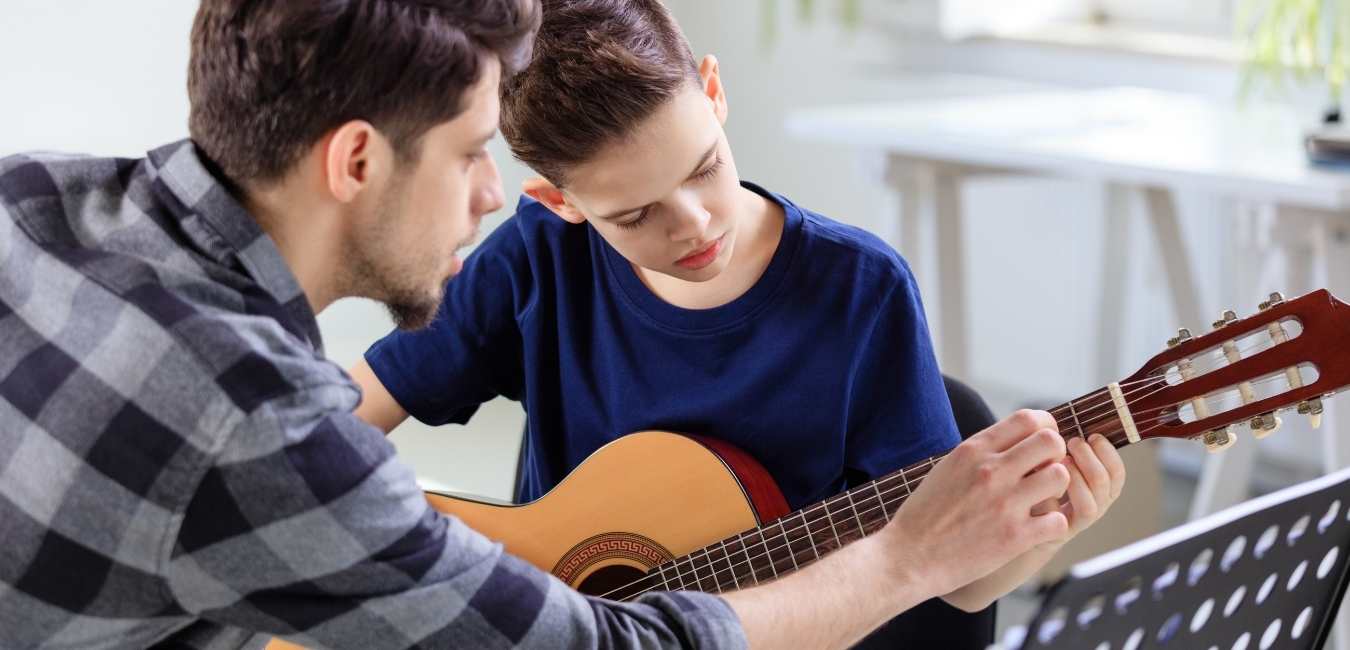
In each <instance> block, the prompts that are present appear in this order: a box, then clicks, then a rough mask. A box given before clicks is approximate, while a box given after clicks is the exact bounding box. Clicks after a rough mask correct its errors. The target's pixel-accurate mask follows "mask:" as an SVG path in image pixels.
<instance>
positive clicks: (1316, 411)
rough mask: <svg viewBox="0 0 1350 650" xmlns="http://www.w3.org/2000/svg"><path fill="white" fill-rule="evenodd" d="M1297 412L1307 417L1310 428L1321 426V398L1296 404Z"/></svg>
mask: <svg viewBox="0 0 1350 650" xmlns="http://www.w3.org/2000/svg"><path fill="white" fill-rule="evenodd" d="M1298 412H1299V413H1301V414H1303V415H1306V416H1308V420H1309V422H1310V423H1311V424H1312V428H1314V429H1316V428H1318V427H1320V426H1322V398H1320V397H1314V398H1312V399H1310V400H1304V401H1302V402H1299V403H1298Z"/></svg>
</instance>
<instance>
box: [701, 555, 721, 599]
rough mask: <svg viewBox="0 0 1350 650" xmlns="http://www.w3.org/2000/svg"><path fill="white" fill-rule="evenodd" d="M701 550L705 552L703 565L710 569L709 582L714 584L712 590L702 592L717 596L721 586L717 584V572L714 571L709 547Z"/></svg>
mask: <svg viewBox="0 0 1350 650" xmlns="http://www.w3.org/2000/svg"><path fill="white" fill-rule="evenodd" d="M699 550H701V551H703V564H704V566H706V567H707V569H708V581H709V582H711V583H712V589H706V588H704V589H702V590H703V591H706V592H708V593H713V594H715V593H717V592H718V591H721V585H719V584H717V572H716V571H714V570H713V565H712V558H711V557H710V556H709V555H708V547H706V546H704V547H703V548H701V549H699ZM699 584H700V585H701V584H703V580H702V579H700V580H699Z"/></svg>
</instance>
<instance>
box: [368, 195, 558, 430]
mask: <svg viewBox="0 0 1350 650" xmlns="http://www.w3.org/2000/svg"><path fill="white" fill-rule="evenodd" d="M516 221H517V220H516V219H509V220H507V221H506V222H505V223H503V224H502V225H501V226H500V227H498V228H497V229H496V230H495V231H493V233H492V234H491V235H489V236H488V238H487V239H486V240H485V241H484V242H483V243H482V244H481V245H480V246H479V247H478V249H477V250H475V251H474V252H473V254H471V255H470V256H469V258H468V259H467V260H465V263H464V269H463V270H462V271H461V272H460V273H459V275H457V276H455V278H454V279H452V280H451V281H450V282H449V283H448V284H447V285H446V289H445V297H444V300H443V301H442V303H441V307H440V309H439V311H438V312H437V314H436V318H435V320H434V321H432V323H431V325H429V326H428V327H426V328H424V329H421V330H417V331H402V330H394V331H393V332H391V333H390V334H389V335H388V336H386V337H384V338H383V339H381V340H380V341H377V342H376V343H375V344H374V345H373V346H371V347H370V349H369V350H367V351H366V354H365V359H366V363H368V364H370V367H371V370H373V371H374V372H375V376H376V377H379V379H380V383H382V384H383V385H384V387H385V389H386V390H388V391H389V394H390V395H392V396H393V398H394V400H395V401H397V402H398V403H399V405H400V406H402V407H403V409H404V410H405V411H407V412H408V414H409V415H411V416H413V417H415V418H417V419H418V420H421V421H422V422H425V423H427V424H432V425H439V424H446V423H450V422H455V423H460V424H463V423H465V422H468V420H469V418H470V417H472V416H473V414H474V412H476V411H477V410H478V407H479V405H481V404H482V403H484V402H487V401H489V400H491V399H493V398H494V397H497V396H498V395H503V396H506V397H508V398H511V399H515V400H519V399H520V397H521V392H522V388H521V387H522V385H523V379H522V377H523V373H524V370H523V360H522V358H523V357H522V354H523V353H522V343H521V335H520V326H519V324H518V322H517V318H520V317H523V316H524V314H525V313H527V312H528V311H529V309H530V308H531V306H532V305H533V300H534V296H533V287H534V283H533V274H532V271H531V269H530V264H529V256H528V255H527V253H526V250H525V244H524V239H523V237H522V235H521V233H520V228H519V226H518V224H517V222H516Z"/></svg>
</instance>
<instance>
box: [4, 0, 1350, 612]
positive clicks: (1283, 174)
mask: <svg viewBox="0 0 1350 650" xmlns="http://www.w3.org/2000/svg"><path fill="white" fill-rule="evenodd" d="M666 1H667V5H668V6H669V7H670V8H671V10H672V11H673V12H674V14H675V16H676V18H677V19H678V21H679V22H680V24H681V25H682V26H683V28H684V30H685V32H686V35H687V36H688V38H689V41H690V43H691V45H692V48H693V50H694V53H695V55H696V56H701V55H703V54H705V53H712V54H715V55H716V56H717V57H718V58H719V60H720V62H721V70H722V75H723V79H724V82H725V84H726V88H727V92H728V94H729V100H730V118H729V120H728V123H727V127H726V128H727V132H728V135H729V137H730V140H731V143H732V146H733V150H734V153H735V155H736V159H737V166H738V168H739V169H740V171H741V174H742V176H743V177H745V178H746V179H748V180H753V181H755V182H758V183H760V184H762V185H764V186H766V187H768V188H770V189H772V190H775V191H777V192H781V193H783V194H786V195H787V196H789V197H791V198H793V199H794V200H795V201H796V202H798V203H799V204H801V205H803V206H805V207H808V208H811V209H813V210H816V211H818V212H821V213H824V214H826V215H829V216H832V217H834V218H836V219H839V220H841V221H844V222H847V223H851V224H855V225H858V226H861V227H864V228H867V229H869V230H872V231H874V232H876V233H878V234H879V235H881V236H882V237H884V238H885V239H887V240H888V241H890V242H891V243H893V244H894V245H895V246H896V247H897V248H898V249H900V250H901V251H902V253H903V254H904V255H905V256H906V257H907V258H908V259H909V260H910V262H911V264H912V266H913V267H914V271H915V273H916V275H917V276H918V278H919V280H920V283H921V286H922V289H923V292H924V297H925V302H926V304H927V308H928V311H929V317H930V325H931V327H932V330H933V334H934V337H935V339H936V340H937V342H938V346H939V351H940V356H941V359H940V360H941V361H942V363H943V366H944V369H945V370H946V371H947V372H948V373H950V374H953V375H955V376H957V377H959V378H961V379H964V380H966V381H967V382H968V383H970V384H971V385H972V386H974V387H975V388H976V389H977V390H978V391H979V392H980V393H981V394H983V395H984V397H985V398H986V399H987V400H988V401H989V403H990V404H991V406H992V407H993V410H994V411H995V412H996V413H997V414H999V415H1003V414H1006V413H1007V412H1009V411H1011V410H1013V409H1015V408H1018V407H1021V406H1041V407H1048V406H1051V405H1055V404H1059V403H1062V402H1064V401H1067V400H1068V399H1070V398H1073V397H1077V396H1079V395H1082V394H1084V393H1087V392H1089V391H1091V390H1095V389H1096V388H1098V387H1100V386H1102V385H1104V384H1105V383H1107V382H1109V381H1113V380H1115V379H1119V378H1122V377H1125V376H1127V375H1129V374H1130V373H1132V372H1134V371H1135V369H1137V368H1138V367H1140V365H1141V364H1143V363H1144V362H1145V361H1146V360H1147V359H1148V358H1149V357H1151V356H1153V355H1154V354H1156V353H1157V352H1159V351H1161V350H1162V349H1163V348H1164V346H1165V344H1166V341H1167V340H1168V339H1169V338H1171V337H1173V336H1176V335H1177V328H1178V327H1188V328H1190V330H1191V331H1192V332H1194V333H1196V334H1199V333H1202V332H1205V331H1208V330H1209V329H1210V327H1211V321H1214V320H1216V319H1217V318H1218V317H1219V315H1220V313H1221V311H1222V310H1224V309H1232V310H1234V311H1235V312H1236V313H1237V315H1238V316H1239V317H1241V316H1245V315H1250V314H1251V313H1254V312H1255V311H1256V309H1257V304H1258V303H1259V302H1261V301H1263V300H1266V299H1267V298H1268V295H1269V293H1270V292H1272V291H1282V292H1284V294H1285V295H1286V296H1290V297H1292V296H1295V295H1299V294H1301V293H1304V292H1306V291H1308V290H1309V289H1311V288H1314V287H1320V286H1329V287H1330V288H1332V289H1333V291H1338V292H1339V294H1340V295H1341V296H1342V297H1350V291H1348V290H1350V267H1347V262H1346V260H1350V254H1347V251H1345V250H1344V248H1345V247H1346V246H1347V245H1350V244H1348V243H1347V240H1348V239H1350V236H1348V235H1347V233H1350V230H1348V229H1350V217H1348V216H1347V215H1350V173H1344V172H1339V171H1336V170H1335V169H1334V168H1330V167H1324V166H1323V167H1318V166H1313V165H1311V164H1310V163H1309V162H1308V160H1307V156H1306V155H1305V150H1304V138H1305V136H1306V135H1308V134H1309V133H1316V132H1319V131H1321V130H1325V131H1326V132H1327V133H1328V134H1329V135H1331V136H1335V135H1336V129H1335V128H1330V129H1329V130H1328V129H1327V124H1326V120H1327V117H1328V115H1332V116H1334V115H1335V114H1336V113H1337V112H1338V110H1339V105H1340V96H1341V86H1342V84H1343V81H1344V76H1345V70H1346V64H1347V63H1350V54H1347V52H1346V49H1345V48H1346V42H1347V38H1350V2H1348V1H1347V0H1329V1H1326V0H1323V1H1317V0H1299V1H1291V0H1253V1H1250V2H1238V1H1237V0H1023V1H1022V2H1002V1H998V0H738V1H735V2H724V1H723V2H719V1H714V0H666ZM195 8H196V3H193V2H187V1H185V0H138V1H136V2H118V3H109V2H98V1H94V0H59V1H58V0H5V1H4V2H3V4H0V61H3V62H4V65H3V66H2V67H0V154H7V153H12V152H16V151H23V150H34V149H44V150H59V151H70V152H87V153H94V154H99V155H122V156H139V155H141V154H142V153H143V152H144V151H145V150H147V149H149V148H152V147H154V146H156V145H158V144H161V143H164V142H167V141H171V140H176V139H179V138H183V137H186V135H187V129H186V120H187V109H188V107H187V98H186V91H185V83H186V62H187V55H188V31H189V27H190V24H191V19H192V15H193V13H194V11H195ZM1331 143H1332V144H1333V145H1334V143H1335V141H1334V138H1333V140H1332V141H1331ZM492 151H493V153H494V155H495V156H496V158H497V161H498V163H499V165H500V166H501V169H502V177H503V183H504V185H505V188H506V194H507V195H508V197H511V198H508V200H507V205H508V207H509V206H513V205H514V201H515V199H514V196H515V195H516V194H517V193H518V192H517V190H518V188H519V186H520V183H521V181H522V180H523V179H525V178H527V177H528V176H529V175H530V172H529V170H527V169H525V168H524V167H523V166H521V165H520V164H518V163H516V162H515V161H514V160H512V159H511V158H510V155H509V153H508V152H507V151H506V148H505V146H504V144H503V143H502V142H501V140H500V138H498V139H497V140H496V141H494V142H493V143H492ZM506 216H508V212H507V211H504V212H503V213H501V214H498V215H494V216H493V217H492V218H491V219H489V220H488V221H487V222H486V223H485V224H484V230H485V231H486V230H487V229H490V228H492V227H495V226H496V225H497V224H499V223H500V222H501V221H502V219H504V218H505V217H506ZM319 321H320V325H321V327H322V329H323V334H324V337H325V341H326V344H327V346H328V353H329V355H330V356H331V357H332V358H333V359H335V360H336V361H337V362H338V363H340V364H341V365H343V366H344V367H348V366H350V365H351V364H352V363H354V362H355V361H356V360H357V359H358V358H359V357H360V355H361V354H362V352H364V350H365V349H366V347H367V346H369V345H370V344H371V343H372V342H373V341H374V340H375V339H377V338H378V337H380V336H382V335H383V334H385V333H386V332H388V331H389V329H390V327H391V324H390V320H389V319H388V317H387V316H386V315H385V314H384V312H383V309H382V308H381V307H379V306H378V305H375V304H373V303H370V302H368V301H362V300H346V301H342V302H339V303H338V304H335V305H334V306H333V307H331V308H329V309H328V310H326V311H325V312H324V313H323V314H322V315H321V316H320V318H319ZM1342 411H1350V406H1347V405H1346V404H1345V403H1343V402H1342V401H1340V400H1335V399H1333V400H1330V401H1329V402H1328V403H1327V418H1326V422H1325V423H1324V425H1323V427H1322V429H1320V430H1317V431H1315V430H1313V429H1312V427H1311V426H1309V424H1308V421H1307V419H1306V418H1302V417H1297V416H1294V415H1292V414H1290V415H1286V416H1284V420H1285V424H1284V427H1283V428H1282V429H1281V430H1280V431H1279V432H1278V434H1277V435H1274V436H1271V437H1268V438H1266V439H1264V440H1261V441H1260V442H1259V443H1258V442H1256V441H1254V440H1252V437H1251V436H1250V435H1248V430H1247V429H1246V428H1245V427H1243V428H1241V432H1240V434H1239V436H1238V437H1239V440H1238V441H1237V443H1236V445H1235V446H1234V447H1232V448H1231V449H1229V450H1228V451H1227V452H1225V454H1222V455H1211V454H1207V453H1206V450H1205V449H1204V448H1203V446H1202V445H1200V444H1198V443H1192V442H1184V441H1166V442H1162V443H1155V444H1146V445H1140V446H1138V447H1139V448H1137V449H1131V450H1129V451H1130V458H1129V463H1130V465H1129V469H1130V475H1131V484H1130V487H1129V490H1128V491H1127V494H1126V496H1125V497H1124V499H1125V501H1124V503H1123V504H1122V505H1120V506H1117V507H1116V508H1115V509H1114V510H1113V511H1112V513H1111V515H1110V516H1109V517H1108V519H1107V520H1106V521H1104V522H1103V523H1102V524H1101V525H1099V526H1098V527H1097V528H1095V529H1093V531H1091V534H1090V535H1088V536H1086V537H1085V538H1084V539H1081V540H1076V541H1075V543H1074V547H1073V548H1071V549H1069V550H1067V551H1066V553H1065V557H1064V558H1063V561H1062V562H1060V563H1057V565H1056V566H1055V567H1051V569H1050V571H1049V572H1048V573H1053V572H1054V571H1056V570H1060V569H1062V565H1063V563H1065V562H1068V561H1071V560H1073V559H1077V558H1082V557H1087V556H1089V555H1094V554H1096V553H1099V552H1101V551H1104V550H1108V549H1111V548H1116V547H1119V546H1120V545H1122V544H1125V543H1127V542H1129V541H1133V540H1135V539H1138V538H1140V537H1143V536H1146V535H1148V534H1151V533H1153V532H1156V531H1158V530H1161V529H1163V528H1166V527H1170V526H1174V525H1176V524H1178V523H1181V522H1183V521H1186V520H1187V519H1189V518H1191V517H1193V516H1196V515H1199V514H1203V513H1206V512H1211V511H1213V510H1215V509H1218V508H1220V507H1222V506H1224V505H1228V504H1231V503H1235V502H1237V501H1241V500H1243V499H1245V498H1247V497H1248V496H1250V495H1254V494H1259V493H1263V492H1267V491H1270V490H1273V489H1277V488H1279V487H1282V486H1285V485H1289V484H1291V483H1294V482H1297V481H1300V480H1304V479H1307V478H1311V477H1313V476H1317V475H1319V474H1321V473H1323V472H1324V471H1327V470H1328V469H1331V468H1332V467H1336V466H1341V465H1344V464H1347V462H1350V452H1347V448H1348V447H1350V433H1348V431H1350V415H1346V416H1343V417H1341V418H1340V420H1339V421H1340V424H1338V423H1337V419H1336V415H1337V414H1338V412H1342ZM522 423H523V416H522V413H521V411H520V408H519V405H517V404H516V403H514V402H509V401H505V400H499V401H497V402H494V403H492V404H490V405H488V406H487V407H485V408H484V409H483V410H481V411H480V413H479V414H478V416H477V417H476V418H475V419H474V421H473V422H472V423H470V425H469V426H466V427H458V426H450V427H442V428H436V429H433V428H430V427H425V426H423V425H420V424H418V423H415V422H410V423H409V424H406V425H405V426H403V427H402V428H400V429H399V430H398V431H396V432H395V433H394V434H393V440H394V442H395V444H396V445H397V446H398V448H399V450H400V453H401V454H402V455H403V457H404V458H405V459H406V460H407V461H408V462H409V463H411V464H412V465H413V466H414V467H415V468H416V470H417V472H418V474H419V476H420V477H422V479H423V480H424V481H425V483H426V485H427V486H429V487H437V488H442V489H449V490H454V491H459V492H466V493H472V494H478V495H483V496H486V497H490V498H497V499H507V498H509V497H510V494H511V489H512V485H513V473H514V470H515V465H516V457H517V453H518V450H519V444H520V434H521V428H522ZM1216 458H1223V459H1224V460H1223V461H1222V462H1220V461H1217V460H1215V459H1216ZM1028 589H1029V590H1030V589H1034V585H1033V586H1031V587H1029V588H1028ZM1029 593H1030V591H1024V592H1022V593H1021V594H1019V595H1017V596H1015V597H1014V598H1011V599H1008V600H1007V601H1005V602H1007V604H1006V605H1005V606H1004V609H1003V610H1002V612H1003V615H1002V622H1001V624H1004V625H1006V624H1009V623H1014V622H1017V621H1018V620H1019V618H1018V617H1019V616H1025V611H1026V610H1025V604H1026V603H1028V602H1030V601H1029V600H1028V598H1027V597H1028V595H1029ZM1019 599H1020V600H1019Z"/></svg>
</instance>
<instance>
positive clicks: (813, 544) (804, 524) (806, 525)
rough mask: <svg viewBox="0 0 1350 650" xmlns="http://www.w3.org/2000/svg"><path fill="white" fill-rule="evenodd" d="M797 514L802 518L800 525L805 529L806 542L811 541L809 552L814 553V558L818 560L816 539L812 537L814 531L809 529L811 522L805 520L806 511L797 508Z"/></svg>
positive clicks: (818, 553)
mask: <svg viewBox="0 0 1350 650" xmlns="http://www.w3.org/2000/svg"><path fill="white" fill-rule="evenodd" d="M797 516H799V517H801V519H802V527H803V528H805V529H806V541H808V542H810V543H811V554H812V555H815V556H816V557H815V559H817V560H819V559H820V551H819V550H817V549H816V540H815V539H814V537H813V536H814V534H815V533H814V532H812V530H811V524H810V523H809V522H807V521H806V511H805V510H798V511H797ZM794 555H795V553H794Z"/></svg>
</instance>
